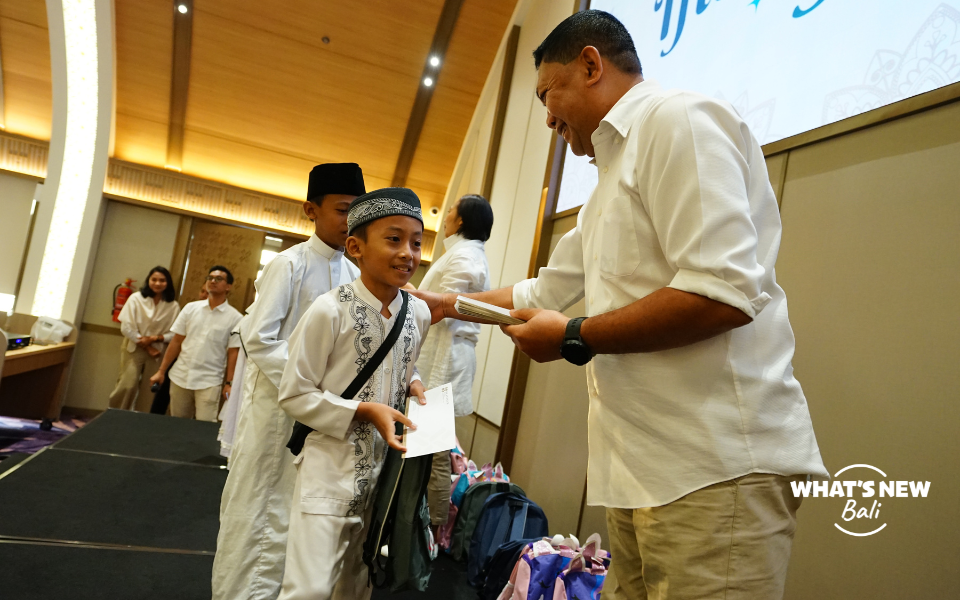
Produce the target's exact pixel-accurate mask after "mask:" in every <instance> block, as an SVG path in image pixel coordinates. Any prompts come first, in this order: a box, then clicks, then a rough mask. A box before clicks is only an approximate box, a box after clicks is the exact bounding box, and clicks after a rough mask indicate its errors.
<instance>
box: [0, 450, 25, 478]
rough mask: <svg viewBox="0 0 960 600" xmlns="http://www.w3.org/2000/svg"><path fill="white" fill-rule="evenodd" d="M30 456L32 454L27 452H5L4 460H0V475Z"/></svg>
mask: <svg viewBox="0 0 960 600" xmlns="http://www.w3.org/2000/svg"><path fill="white" fill-rule="evenodd" d="M28 458H30V455H29V454H27V453H25V452H14V453H12V454H4V455H3V460H0V475H2V474H3V473H4V472H5V471H9V470H10V469H12V468H13V467H15V466H17V465H19V464H20V463H22V462H23V461H24V460H26V459H28Z"/></svg>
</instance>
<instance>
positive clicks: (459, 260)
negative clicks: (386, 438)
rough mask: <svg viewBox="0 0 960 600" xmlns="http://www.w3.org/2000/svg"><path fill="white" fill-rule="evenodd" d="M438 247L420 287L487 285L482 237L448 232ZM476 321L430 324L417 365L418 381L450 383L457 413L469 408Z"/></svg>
mask: <svg viewBox="0 0 960 600" xmlns="http://www.w3.org/2000/svg"><path fill="white" fill-rule="evenodd" d="M443 245H444V248H446V252H444V254H443V256H441V257H440V258H439V259H437V261H436V262H435V263H433V264H432V265H430V270H429V271H427V274H426V275H425V276H424V277H423V281H421V282H420V289H421V290H427V291H431V292H440V293H450V294H472V293H474V292H485V291H487V290H489V289H490V267H489V266H488V264H487V254H486V253H485V252H484V251H483V242H481V241H480V240H468V239H466V238H464V237H463V236H461V235H459V234H457V235H451V236H450V237H448V238H445V239H444V240H443ZM479 339H480V324H479V323H471V322H469V321H460V320H458V319H443V320H442V321H440V322H439V323H435V324H434V325H433V327H432V328H431V329H430V336H429V337H428V338H427V341H426V342H424V344H423V351H422V352H421V353H420V360H419V361H418V362H417V369H418V370H419V371H420V376H421V377H422V378H423V382H424V386H425V387H426V388H427V389H433V388H435V387H438V386H441V385H443V384H445V383H452V384H453V409H454V414H455V415H456V416H458V417H465V416H467V415H469V414H470V413H472V412H473V399H472V394H473V378H474V376H475V375H476V372H477V352H476V348H477V340H479Z"/></svg>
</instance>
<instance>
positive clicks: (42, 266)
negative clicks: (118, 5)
mask: <svg viewBox="0 0 960 600" xmlns="http://www.w3.org/2000/svg"><path fill="white" fill-rule="evenodd" d="M46 2H47V24H48V28H49V32H50V66H51V74H52V79H53V127H52V131H51V136H50V154H49V162H48V166H47V177H46V180H45V181H44V185H43V186H42V187H41V188H40V189H38V195H37V200H38V201H39V213H38V214H37V223H36V227H35V229H34V235H33V240H32V241H31V244H30V249H29V255H28V259H27V268H26V270H25V273H24V279H23V284H22V286H21V290H20V297H19V298H17V311H18V312H28V313H32V314H35V315H45V316H51V317H57V318H62V319H65V320H67V321H72V322H74V323H76V324H78V325H79V322H78V321H79V319H80V311H81V310H82V305H83V299H84V298H85V295H86V294H85V283H86V281H87V280H88V279H89V277H88V275H89V271H90V267H91V266H92V261H93V258H94V254H95V250H96V237H97V236H96V232H97V230H98V228H99V223H98V222H99V217H100V211H101V205H102V203H103V183H104V178H105V177H106V172H107V160H108V156H109V147H110V137H111V120H112V118H113V82H114V23H113V2H112V0H46Z"/></svg>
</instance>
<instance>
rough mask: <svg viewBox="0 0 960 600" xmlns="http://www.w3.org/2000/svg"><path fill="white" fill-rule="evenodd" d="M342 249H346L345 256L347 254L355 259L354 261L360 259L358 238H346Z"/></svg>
mask: <svg viewBox="0 0 960 600" xmlns="http://www.w3.org/2000/svg"><path fill="white" fill-rule="evenodd" d="M344 248H345V249H346V251H347V254H349V255H350V256H352V257H353V258H356V259H359V258H361V256H362V253H361V248H360V239H359V238H356V237H354V236H352V235H351V236H350V237H348V238H347V241H346V243H345V245H344Z"/></svg>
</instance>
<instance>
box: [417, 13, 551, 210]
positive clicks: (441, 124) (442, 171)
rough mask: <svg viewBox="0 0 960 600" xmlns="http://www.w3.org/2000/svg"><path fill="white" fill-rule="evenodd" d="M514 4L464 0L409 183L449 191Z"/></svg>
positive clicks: (438, 79)
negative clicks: (427, 183)
mask: <svg viewBox="0 0 960 600" xmlns="http://www.w3.org/2000/svg"><path fill="white" fill-rule="evenodd" d="M515 5H516V0H465V2H464V4H463V7H462V8H461V10H460V18H459V19H458V20H457V25H456V27H455V28H454V30H453V37H452V38H451V40H450V46H449V47H448V49H447V55H446V56H445V57H444V60H443V64H442V65H441V67H440V73H439V76H438V78H437V87H436V90H435V91H434V93H433V99H432V100H431V102H430V110H429V111H428V112H427V119H426V122H425V123H424V126H423V132H422V133H421V134H420V142H419V144H418V145H417V151H416V154H415V155H414V157H413V163H412V164H411V166H410V174H409V181H420V182H429V183H430V184H432V185H433V186H441V189H446V186H447V184H448V183H449V181H450V177H451V176H452V175H453V169H454V167H455V166H456V162H457V156H458V155H459V153H460V146H461V144H462V143H463V138H464V136H465V135H466V133H467V128H468V127H469V126H470V119H471V118H472V117H473V111H474V109H475V108H476V105H477V101H478V100H479V98H480V93H481V92H482V91H483V84H484V82H485V81H486V78H487V74H488V73H489V71H490V66H491V65H492V64H493V60H494V58H495V57H496V54H497V49H498V48H499V46H500V40H501V39H502V38H503V35H504V32H505V31H506V28H507V25H508V24H509V22H510V17H511V16H512V15H513V9H514V6H515ZM531 68H532V62H531ZM531 93H532V92H531ZM476 192H477V193H479V192H480V190H476ZM438 206H439V205H438Z"/></svg>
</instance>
